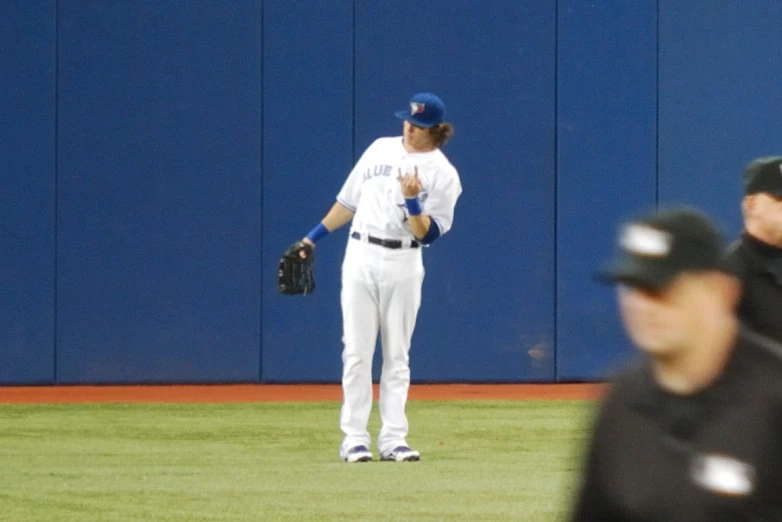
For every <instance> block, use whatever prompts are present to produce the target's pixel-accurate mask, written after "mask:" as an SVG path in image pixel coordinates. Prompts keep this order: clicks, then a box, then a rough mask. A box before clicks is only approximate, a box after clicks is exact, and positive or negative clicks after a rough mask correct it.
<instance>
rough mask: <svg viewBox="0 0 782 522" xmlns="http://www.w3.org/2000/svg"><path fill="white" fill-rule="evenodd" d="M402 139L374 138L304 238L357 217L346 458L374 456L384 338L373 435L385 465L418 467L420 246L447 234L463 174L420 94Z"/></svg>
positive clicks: (348, 296)
mask: <svg viewBox="0 0 782 522" xmlns="http://www.w3.org/2000/svg"><path fill="white" fill-rule="evenodd" d="M396 116H397V117H399V118H401V119H402V120H404V123H403V135H402V136H395V137H383V138H379V139H377V140H375V141H374V142H373V143H372V144H371V145H370V146H369V147H368V148H367V149H366V150H365V151H364V153H363V154H362V155H361V157H360V158H359V160H358V162H357V163H356V165H355V166H354V167H353V170H352V171H351V172H350V175H349V176H348V178H347V180H346V181H345V183H344V185H343V186H342V189H341V190H340V192H339V194H338V195H337V202H336V203H335V204H334V206H333V207H332V208H331V210H330V211H329V212H328V214H327V215H326V216H325V217H324V218H323V220H322V221H321V222H320V223H319V224H318V225H317V226H315V227H314V228H313V229H312V231H310V233H309V234H308V235H307V236H306V237H305V238H304V239H302V241H303V242H304V243H306V244H308V245H310V246H311V247H313V248H314V246H315V243H317V241H318V240H320V239H322V238H323V237H324V236H325V235H326V234H328V233H329V232H331V231H333V230H335V229H337V228H339V227H341V226H343V225H345V224H346V223H348V222H350V221H351V220H352V226H351V229H350V233H349V239H348V244H347V248H346V251H345V258H344V261H343V264H342V291H341V296H340V301H341V305H342V319H343V338H342V341H343V345H344V347H343V352H342V362H343V373H342V388H343V397H344V402H343V405H342V411H341V415H340V427H341V429H342V432H343V433H344V438H343V440H342V444H341V447H340V457H341V458H342V460H344V461H346V462H367V461H371V460H372V459H373V454H372V452H371V450H370V434H369V432H368V431H367V423H368V421H369V415H370V412H371V409H372V400H373V397H372V356H373V353H374V350H375V344H376V341H377V337H378V332H379V333H380V340H381V345H382V350H383V369H382V374H381V378H380V397H379V405H380V419H381V422H382V427H381V429H380V433H379V435H378V438H377V450H378V452H379V454H380V458H381V460H390V461H397V462H402V461H417V460H419V459H420V454H419V452H418V451H416V450H413V449H411V448H410V446H409V445H408V443H407V435H408V422H407V417H406V414H405V405H406V402H407V393H408V388H409V386H410V367H409V356H408V353H409V351H410V342H411V338H412V335H413V329H414V328H415V322H416V317H417V314H418V309H419V306H420V305H421V285H422V283H423V279H424V266H423V261H422V249H423V247H428V246H430V245H431V244H432V243H433V242H434V241H436V240H437V239H438V238H440V237H442V236H443V235H444V234H446V233H447V232H448V231H449V230H450V229H451V225H452V223H453V219H454V207H455V206H456V202H457V200H458V198H459V196H460V195H461V193H462V186H461V181H460V179H459V174H458V172H457V170H456V168H454V166H453V165H452V164H451V163H450V162H449V161H448V159H447V158H446V156H445V155H444V154H443V153H442V151H441V150H440V149H441V148H442V147H443V146H444V145H445V143H446V142H447V141H448V139H449V138H450V137H451V135H452V134H453V127H452V126H451V124H450V123H447V122H446V121H445V105H444V104H443V101H442V100H441V99H440V98H439V97H437V96H436V95H434V94H432V93H418V94H415V95H414V96H412V98H411V99H410V104H409V107H408V108H407V109H405V110H402V111H399V112H397V113H396Z"/></svg>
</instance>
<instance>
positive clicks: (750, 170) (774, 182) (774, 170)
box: [744, 156, 782, 198]
mask: <svg viewBox="0 0 782 522" xmlns="http://www.w3.org/2000/svg"><path fill="white" fill-rule="evenodd" d="M744 193H745V194H746V195H750V194H758V193H764V194H769V195H771V196H774V197H776V198H782V156H768V157H764V158H757V159H754V160H752V161H751V162H749V164H748V165H747V166H746V168H745V169H744Z"/></svg>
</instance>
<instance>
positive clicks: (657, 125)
mask: <svg viewBox="0 0 782 522" xmlns="http://www.w3.org/2000/svg"><path fill="white" fill-rule="evenodd" d="M655 4H656V10H655V42H654V43H655V77H654V83H655V86H654V100H655V101H654V206H655V208H656V207H659V206H660V0H657V2H655Z"/></svg>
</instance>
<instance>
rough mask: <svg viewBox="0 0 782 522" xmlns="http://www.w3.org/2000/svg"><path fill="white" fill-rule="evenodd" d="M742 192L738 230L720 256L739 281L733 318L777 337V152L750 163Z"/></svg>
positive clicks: (781, 267)
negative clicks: (741, 227)
mask: <svg viewBox="0 0 782 522" xmlns="http://www.w3.org/2000/svg"><path fill="white" fill-rule="evenodd" d="M744 194H745V195H744V199H743V201H742V203H741V210H742V214H743V216H744V231H743V232H742V234H741V237H740V238H739V239H738V240H737V241H735V242H734V243H733V244H732V245H731V247H730V249H729V253H728V257H727V261H726V263H727V270H728V271H729V272H731V273H732V274H734V275H736V276H737V277H738V278H739V279H740V280H741V283H742V294H741V299H740V300H739V305H738V314H739V318H740V319H741V320H742V321H743V322H744V323H745V324H746V325H747V326H748V327H750V328H752V329H753V330H755V331H757V332H759V333H761V334H764V335H767V336H769V337H771V338H773V339H774V340H776V341H778V342H782V157H767V158H758V159H756V160H754V161H752V162H750V163H749V165H747V167H746V169H745V171H744Z"/></svg>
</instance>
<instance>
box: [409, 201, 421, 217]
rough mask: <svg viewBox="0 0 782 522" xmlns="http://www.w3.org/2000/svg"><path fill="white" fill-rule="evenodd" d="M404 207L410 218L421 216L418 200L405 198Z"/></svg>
mask: <svg viewBox="0 0 782 522" xmlns="http://www.w3.org/2000/svg"><path fill="white" fill-rule="evenodd" d="M405 206H407V212H408V213H409V214H410V215H411V216H420V215H421V204H420V203H419V202H418V198H405Z"/></svg>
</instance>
